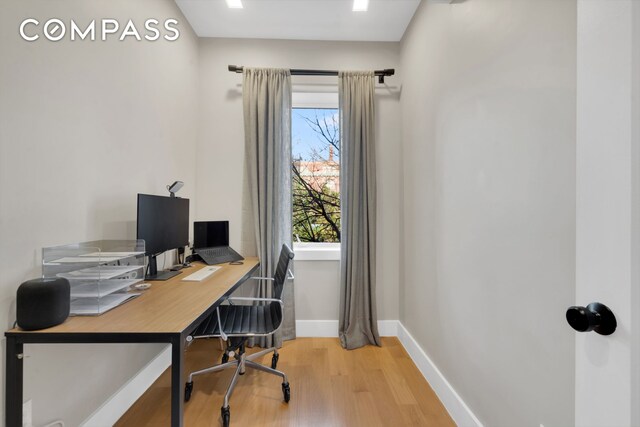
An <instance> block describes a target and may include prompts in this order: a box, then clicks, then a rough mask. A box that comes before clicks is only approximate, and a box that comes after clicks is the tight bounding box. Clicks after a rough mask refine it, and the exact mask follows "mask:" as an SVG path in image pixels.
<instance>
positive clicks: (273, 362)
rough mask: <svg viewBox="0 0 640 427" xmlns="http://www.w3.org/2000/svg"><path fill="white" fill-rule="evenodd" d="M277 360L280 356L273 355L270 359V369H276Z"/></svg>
mask: <svg viewBox="0 0 640 427" xmlns="http://www.w3.org/2000/svg"><path fill="white" fill-rule="evenodd" d="M278 359H280V355H279V354H274V355H273V357H272V358H271V369H276V367H277V366H278Z"/></svg>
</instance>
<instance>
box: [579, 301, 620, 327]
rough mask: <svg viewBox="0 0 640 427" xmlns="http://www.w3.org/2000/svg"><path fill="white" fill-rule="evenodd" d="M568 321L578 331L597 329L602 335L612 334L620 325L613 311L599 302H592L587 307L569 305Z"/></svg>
mask: <svg viewBox="0 0 640 427" xmlns="http://www.w3.org/2000/svg"><path fill="white" fill-rule="evenodd" d="M567 322H569V325H571V327H572V328H573V329H575V330H576V331H578V332H589V331H596V332H597V333H599V334H600V335H611V334H612V333H614V332H615V330H616V326H618V323H617V322H616V316H614V314H613V312H612V311H611V310H609V307H607V306H606V305H604V304H600V303H599V302H592V303H591V304H589V305H588V306H586V307H581V306H577V305H574V306H572V307H569V308H568V309H567Z"/></svg>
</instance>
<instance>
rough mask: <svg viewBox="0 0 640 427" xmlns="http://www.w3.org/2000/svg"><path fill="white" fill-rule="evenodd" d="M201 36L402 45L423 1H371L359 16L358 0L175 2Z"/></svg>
mask: <svg viewBox="0 0 640 427" xmlns="http://www.w3.org/2000/svg"><path fill="white" fill-rule="evenodd" d="M175 1H176V3H177V4H178V7H179V8H180V9H181V10H182V13H183V14H184V16H185V17H186V18H187V20H188V21H189V24H191V27H192V28H193V29H194V31H195V32H196V34H197V35H198V36H199V37H228V38H258V39H290V40H351V41H390V42H397V41H400V39H401V38H402V35H403V34H404V32H405V30H406V29H407V26H408V25H409V22H410V21H411V18H412V17H413V14H414V13H415V11H416V9H417V7H418V5H419V4H420V0H370V1H369V10H368V11H367V12H354V11H353V10H352V7H353V0H242V4H243V6H244V8H243V9H230V8H228V7H227V4H226V2H225V0H175Z"/></svg>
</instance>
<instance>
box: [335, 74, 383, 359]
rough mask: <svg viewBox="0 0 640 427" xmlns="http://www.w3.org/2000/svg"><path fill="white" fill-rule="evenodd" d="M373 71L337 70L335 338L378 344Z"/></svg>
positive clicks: (346, 343)
mask: <svg viewBox="0 0 640 427" xmlns="http://www.w3.org/2000/svg"><path fill="white" fill-rule="evenodd" d="M374 89H375V76H374V73H373V71H370V72H348V71H341V72H340V74H339V97H340V144H341V148H340V180H341V183H340V190H341V196H340V206H341V221H342V234H341V243H340V250H341V265H340V343H341V344H342V347H344V348H346V349H354V348H358V347H362V346H364V345H367V344H375V345H380V337H379V335H378V325H377V321H378V319H377V315H376V264H375V263H376V159H375V150H374V141H375V135H374V130H375V118H374Z"/></svg>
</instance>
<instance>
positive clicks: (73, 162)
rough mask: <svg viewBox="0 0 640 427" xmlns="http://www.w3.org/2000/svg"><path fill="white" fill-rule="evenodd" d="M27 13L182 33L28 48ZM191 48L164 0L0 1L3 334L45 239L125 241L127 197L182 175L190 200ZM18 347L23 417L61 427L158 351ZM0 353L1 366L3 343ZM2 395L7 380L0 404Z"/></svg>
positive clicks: (130, 214)
mask: <svg viewBox="0 0 640 427" xmlns="http://www.w3.org/2000/svg"><path fill="white" fill-rule="evenodd" d="M28 17H34V18H37V19H39V20H41V21H44V20H46V19H48V18H51V17H57V18H60V19H62V20H63V21H65V22H67V24H68V23H69V20H70V19H75V20H76V22H77V23H79V24H80V23H81V24H86V23H88V22H89V21H90V20H91V19H101V18H116V19H119V20H120V21H121V22H125V23H126V20H128V19H133V20H134V21H135V22H136V24H138V28H144V27H143V23H144V21H145V20H146V19H148V18H152V17H153V18H156V19H159V20H164V19H165V18H170V17H173V18H176V19H178V20H179V22H180V25H179V28H180V30H181V37H180V39H179V40H178V41H176V42H173V43H170V42H167V41H164V40H159V41H156V42H146V41H141V42H138V41H135V40H132V41H123V42H119V41H118V40H117V39H115V40H110V41H107V42H102V41H95V42H88V41H84V42H80V41H76V42H71V41H70V40H68V39H65V40H64V41H60V42H57V43H52V42H49V41H46V40H38V41H36V42H33V43H28V42H26V41H24V40H22V39H21V38H20V37H19V35H18V27H19V25H20V22H22V20H23V19H25V18H28ZM197 47H198V46H197V39H196V38H195V36H194V34H193V33H192V31H191V29H190V27H189V25H188V24H187V23H186V21H185V20H184V18H183V17H182V14H181V13H180V11H179V10H178V8H177V7H176V5H175V4H174V2H173V1H172V0H162V1H158V0H143V1H140V0H136V1H129V0H110V1H85V0H65V1H53V0H37V1H36V0H30V1H17V0H14V1H3V2H2V4H1V6H0V52H2V54H1V55H0V61H1V67H0V73H1V75H0V77H1V78H0V85H1V86H0V94H1V95H0V142H1V144H0V242H1V244H0V271H2V274H1V275H0V325H1V326H2V328H1V329H3V330H5V329H8V328H9V327H10V326H11V325H12V324H13V321H14V320H15V293H16V289H17V287H18V285H19V284H20V283H21V282H22V281H24V280H26V279H31V278H34V277H37V276H39V275H40V271H41V269H40V249H41V248H42V247H43V246H50V245H59V244H66V243H73V242H77V241H85V240H93V239H99V238H135V219H136V194H137V193H138V192H148V193H154V194H165V192H166V190H165V185H166V184H168V183H170V182H172V181H174V180H176V179H181V180H183V181H184V182H185V183H186V186H185V188H184V189H183V190H182V192H181V195H182V196H184V197H193V196H194V195H195V184H194V183H195V178H196V177H195V172H194V169H195V155H196V153H195V147H196V128H197V79H198V68H197V60H198V55H197ZM191 209H192V210H193V211H195V206H194V204H193V203H192V205H191ZM2 342H3V343H4V336H3V337H2ZM26 349H27V350H26V354H27V359H26V361H25V400H28V399H33V412H34V425H44V424H46V423H48V422H50V421H52V420H54V419H58V418H60V419H62V420H64V421H65V423H66V425H68V426H77V425H79V424H80V423H81V422H82V421H83V420H84V419H86V418H87V417H88V416H89V415H90V414H91V413H92V412H93V411H94V410H96V409H97V408H98V406H99V405H101V404H102V403H103V402H104V401H105V400H106V399H107V398H108V397H109V396H110V395H112V394H113V393H114V392H115V391H116V390H118V389H119V388H120V387H121V386H122V385H123V384H124V383H125V382H126V381H128V380H129V379H130V378H131V377H132V375H133V374H134V373H136V372H137V371H139V370H140V368H141V367H142V366H144V365H145V364H146V363H147V362H148V361H149V360H150V359H151V358H153V357H154V356H155V355H156V354H157V353H158V352H159V351H160V347H159V346H157V345H140V346H138V345H102V346H96V345H92V346H88V345H84V346H80V345H77V346H70V345H66V346H27V347H26ZM2 354H3V357H2V360H4V344H3V350H2ZM3 366H4V362H3ZM0 373H2V374H1V375H4V368H2V369H0ZM2 383H3V384H4V381H2ZM3 394H4V385H3V386H2V387H0V400H1V401H2V405H3V406H2V407H3V409H4V396H3ZM1 419H3V420H4V414H2V417H1Z"/></svg>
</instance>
